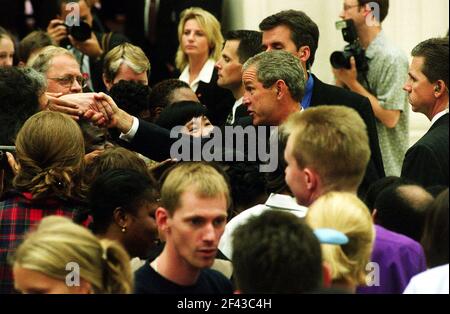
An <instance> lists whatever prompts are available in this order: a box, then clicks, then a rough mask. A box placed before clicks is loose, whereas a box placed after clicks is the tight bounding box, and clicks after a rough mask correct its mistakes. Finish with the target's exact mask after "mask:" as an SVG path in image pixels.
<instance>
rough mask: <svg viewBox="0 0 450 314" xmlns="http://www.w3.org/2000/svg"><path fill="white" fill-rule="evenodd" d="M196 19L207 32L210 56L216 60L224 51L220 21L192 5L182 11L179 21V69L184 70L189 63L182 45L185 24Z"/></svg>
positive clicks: (177, 55) (177, 57) (177, 63)
mask: <svg viewBox="0 0 450 314" xmlns="http://www.w3.org/2000/svg"><path fill="white" fill-rule="evenodd" d="M192 19H194V20H196V21H197V23H198V25H199V26H200V28H201V29H202V30H203V31H204V32H205V35H206V38H207V40H208V45H209V58H210V59H214V61H217V60H219V58H220V54H221V52H222V45H223V42H224V40H223V36H222V32H221V28H220V23H219V21H218V20H217V19H216V17H215V16H214V15H212V14H211V13H209V12H208V11H205V10H203V9H201V8H197V7H192V8H188V9H186V10H184V11H183V12H181V15H180V23H178V41H179V43H180V44H179V46H178V51H177V54H176V58H175V64H176V66H177V68H178V70H180V71H183V70H184V68H185V67H186V66H187V65H188V64H189V60H188V56H187V55H186V54H185V53H184V51H183V47H182V41H181V39H182V37H183V32H184V25H185V24H186V22H187V21H188V20H192Z"/></svg>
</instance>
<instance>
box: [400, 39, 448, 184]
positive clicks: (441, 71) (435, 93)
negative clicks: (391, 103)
mask: <svg viewBox="0 0 450 314" xmlns="http://www.w3.org/2000/svg"><path fill="white" fill-rule="evenodd" d="M411 54H412V56H413V59H412V62H411V66H410V68H409V79H408V81H407V82H406V83H405V86H404V88H403V89H404V90H405V91H406V92H407V93H408V98H409V102H410V104H411V106H412V109H413V111H415V112H420V113H423V114H424V115H425V116H426V117H427V118H428V119H429V120H431V123H432V126H431V128H430V129H429V130H428V132H427V133H426V134H425V135H424V136H423V137H422V138H421V139H420V140H419V141H418V142H417V143H415V144H414V145H413V146H412V147H411V148H410V149H409V150H408V151H407V152H406V155H405V160H404V162H403V168H402V175H401V176H402V177H405V178H408V179H410V180H413V181H416V182H418V183H419V184H421V185H423V186H424V187H431V186H434V185H445V186H448V171H449V170H448V158H449V152H448V149H449V145H448V142H449V123H448V103H449V96H448V93H449V92H448V89H449V85H448V84H449V81H448V80H449V74H448V68H449V65H448V57H449V56H448V37H445V38H432V39H428V40H426V41H424V42H421V43H420V44H418V45H417V46H416V47H415V48H414V49H413V51H412V53H411Z"/></svg>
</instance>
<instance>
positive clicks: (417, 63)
mask: <svg viewBox="0 0 450 314" xmlns="http://www.w3.org/2000/svg"><path fill="white" fill-rule="evenodd" d="M424 61H425V58H424V57H413V58H412V61H411V65H410V67H409V71H410V72H411V73H414V74H416V75H417V74H423V72H422V67H423V64H424Z"/></svg>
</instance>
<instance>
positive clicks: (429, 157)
mask: <svg viewBox="0 0 450 314" xmlns="http://www.w3.org/2000/svg"><path fill="white" fill-rule="evenodd" d="M448 128H449V124H448V113H447V114H446V115H444V116H442V117H441V118H439V120H437V121H436V122H435V123H434V124H433V125H432V127H431V128H430V129H429V130H428V132H427V133H426V134H425V135H424V136H423V137H422V138H421V139H420V140H419V141H418V142H417V143H416V144H414V145H413V146H412V147H411V148H410V149H408V151H407V152H406V155H405V160H404V161H403V167H402V177H404V178H408V179H410V180H413V181H415V182H417V183H419V184H421V185H422V186H423V187H425V188H426V187H431V186H435V185H446V186H448V158H449V155H448V147H449V137H448V133H449V129H448Z"/></svg>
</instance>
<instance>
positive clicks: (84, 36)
mask: <svg viewBox="0 0 450 314" xmlns="http://www.w3.org/2000/svg"><path fill="white" fill-rule="evenodd" d="M63 25H64V26H65V27H67V32H68V33H69V35H72V37H73V38H75V40H77V41H86V40H88V39H89V38H91V33H92V29H91V27H90V26H89V24H88V23H86V22H83V21H80V24H79V25H73V26H69V25H67V24H63Z"/></svg>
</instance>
